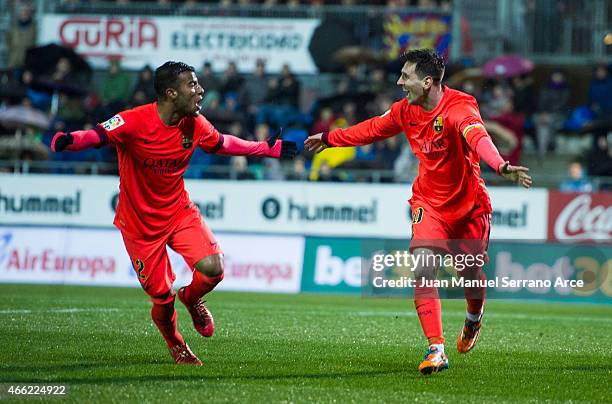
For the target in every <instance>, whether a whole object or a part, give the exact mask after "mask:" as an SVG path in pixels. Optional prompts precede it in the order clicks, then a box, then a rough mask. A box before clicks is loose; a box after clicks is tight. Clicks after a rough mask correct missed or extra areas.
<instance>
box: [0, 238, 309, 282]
mask: <svg viewBox="0 0 612 404" xmlns="http://www.w3.org/2000/svg"><path fill="white" fill-rule="evenodd" d="M216 238H217V240H218V242H219V243H220V245H221V248H222V249H223V251H224V253H225V278H224V280H223V282H222V283H221V284H220V285H219V288H218V289H219V290H228V291H251V292H259V291H266V292H280V293H297V292H299V290H300V283H301V279H302V257H303V251H304V239H303V237H282V238H281V237H274V236H263V235H259V236H245V235H235V234H217V235H216ZM272 248H273V249H274V254H270V250H271V249H272ZM168 253H169V257H170V262H171V263H172V268H173V270H174V272H175V274H176V276H177V278H176V282H175V286H176V287H180V286H184V285H187V284H189V283H190V282H191V277H192V274H191V269H190V268H189V267H188V266H187V264H186V263H185V261H184V260H183V258H182V257H181V256H180V255H178V254H177V253H175V252H174V251H172V250H171V249H168ZM0 283H43V284H66V285H93V286H129V287H140V285H139V282H138V279H137V275H136V272H135V271H134V269H133V267H132V263H131V261H130V257H128V255H127V252H126V251H125V247H124V246H123V241H122V240H121V235H120V234H119V232H118V231H117V230H111V229H90V230H84V229H71V228H32V227H12V226H11V227H0Z"/></svg>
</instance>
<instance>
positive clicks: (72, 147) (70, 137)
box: [51, 129, 105, 153]
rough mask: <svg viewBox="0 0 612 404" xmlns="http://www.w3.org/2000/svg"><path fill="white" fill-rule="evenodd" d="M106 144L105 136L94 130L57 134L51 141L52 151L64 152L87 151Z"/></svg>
mask: <svg viewBox="0 0 612 404" xmlns="http://www.w3.org/2000/svg"><path fill="white" fill-rule="evenodd" d="M103 144H105V140H104V136H102V135H101V134H100V133H98V131H96V130H94V129H89V130H77V131H74V132H68V133H66V132H57V133H56V134H55V136H53V139H52V140H51V151H53V152H56V153H57V152H62V151H65V150H68V151H79V150H85V149H88V148H91V147H100V146H102V145H103Z"/></svg>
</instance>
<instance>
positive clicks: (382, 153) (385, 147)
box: [374, 136, 402, 170]
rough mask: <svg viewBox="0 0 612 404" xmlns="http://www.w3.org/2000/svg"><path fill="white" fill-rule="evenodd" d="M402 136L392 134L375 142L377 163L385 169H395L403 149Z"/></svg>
mask: <svg viewBox="0 0 612 404" xmlns="http://www.w3.org/2000/svg"><path fill="white" fill-rule="evenodd" d="M401 139H402V138H401V137H400V136H392V137H390V138H387V139H385V140H384V141H382V142H376V143H374V146H375V147H376V165H377V167H378V168H380V169H383V170H393V166H394V164H395V161H396V160H397V158H398V157H399V155H400V153H401V150H402V141H401Z"/></svg>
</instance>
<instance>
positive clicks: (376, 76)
mask: <svg viewBox="0 0 612 404" xmlns="http://www.w3.org/2000/svg"><path fill="white" fill-rule="evenodd" d="M368 84H369V90H370V91H371V92H373V93H374V94H383V93H386V92H387V91H388V90H389V89H390V87H391V86H390V85H389V82H388V81H387V74H386V73H385V69H382V68H375V69H374V70H372V71H371V72H370V76H369V80H368Z"/></svg>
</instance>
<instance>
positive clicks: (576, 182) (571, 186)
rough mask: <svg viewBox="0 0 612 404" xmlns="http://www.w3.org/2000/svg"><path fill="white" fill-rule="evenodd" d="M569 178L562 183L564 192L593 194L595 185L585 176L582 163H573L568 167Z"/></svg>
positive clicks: (561, 188) (576, 161)
mask: <svg viewBox="0 0 612 404" xmlns="http://www.w3.org/2000/svg"><path fill="white" fill-rule="evenodd" d="M568 174H569V178H566V179H565V180H563V182H561V187H560V190H561V191H562V192H591V191H593V185H592V184H591V183H590V182H589V180H588V179H587V178H586V175H584V169H583V168H582V163H581V162H580V161H578V160H575V161H572V162H571V163H570V164H569V166H568Z"/></svg>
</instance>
